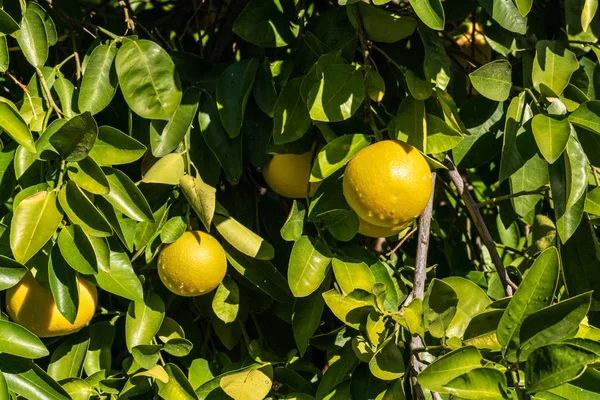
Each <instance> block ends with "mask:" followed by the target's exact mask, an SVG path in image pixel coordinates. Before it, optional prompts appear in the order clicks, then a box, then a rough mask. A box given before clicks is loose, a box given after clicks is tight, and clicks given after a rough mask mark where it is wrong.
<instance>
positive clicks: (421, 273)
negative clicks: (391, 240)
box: [406, 172, 440, 400]
mask: <svg viewBox="0 0 600 400" xmlns="http://www.w3.org/2000/svg"><path fill="white" fill-rule="evenodd" d="M435 178H436V173H435V172H432V173H431V197H430V198H429V202H428V203H427V207H425V210H424V211H423V214H421V218H420V219H419V237H418V240H419V241H418V243H417V256H416V259H415V277H414V282H413V290H412V291H411V292H410V294H409V295H408V297H407V299H406V304H409V303H410V302H411V301H413V299H421V300H423V298H424V297H425V280H426V279H427V251H428V250H429V232H430V229H431V215H432V212H433V197H434V195H435ZM423 347H424V345H423V340H422V339H421V337H419V336H418V335H413V337H412V339H411V342H410V350H411V356H410V372H411V377H410V379H411V384H412V388H413V398H414V399H418V400H424V399H425V395H424V394H423V389H422V388H421V385H420V384H419V382H418V381H417V375H418V374H419V372H421V371H423V370H424V369H425V367H426V365H425V364H423V363H422V362H421V361H419V359H418V357H417V356H418V353H415V352H414V351H413V350H415V349H420V348H423ZM431 396H432V398H433V399H436V400H437V399H440V395H439V394H437V393H435V392H431Z"/></svg>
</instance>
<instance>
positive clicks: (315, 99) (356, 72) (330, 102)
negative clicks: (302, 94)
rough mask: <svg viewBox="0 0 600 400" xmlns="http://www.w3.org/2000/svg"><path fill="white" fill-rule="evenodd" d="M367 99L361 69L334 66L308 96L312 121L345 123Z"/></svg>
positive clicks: (324, 74)
mask: <svg viewBox="0 0 600 400" xmlns="http://www.w3.org/2000/svg"><path fill="white" fill-rule="evenodd" d="M364 98H365V86H364V79H363V72H362V70H361V69H360V68H356V67H355V66H352V65H345V64H336V65H332V66H330V67H329V68H327V69H326V70H325V71H324V72H323V74H322V76H321V77H320V80H319V82H318V83H317V84H316V85H315V86H313V87H312V89H311V90H310V92H309V94H308V101H307V106H308V111H309V113H310V118H312V119H313V120H315V121H324V122H337V121H344V120H346V119H348V118H350V117H351V116H352V115H354V113H355V112H356V111H357V110H358V108H359V107H360V105H361V104H362V102H363V100H364Z"/></svg>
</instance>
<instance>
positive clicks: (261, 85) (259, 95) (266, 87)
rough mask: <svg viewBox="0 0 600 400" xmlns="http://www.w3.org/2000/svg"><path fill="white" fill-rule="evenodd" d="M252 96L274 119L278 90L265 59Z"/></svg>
mask: <svg viewBox="0 0 600 400" xmlns="http://www.w3.org/2000/svg"><path fill="white" fill-rule="evenodd" d="M269 3H270V2H269ZM234 29H235V28H234ZM252 95H253V97H254V101H255V102H256V105H257V106H258V108H260V109H261V110H262V111H263V112H264V113H265V114H267V115H268V116H269V117H271V118H272V117H273V108H275V103H276V102H277V90H276V89H275V83H274V82H273V73H272V72H271V68H270V67H269V62H268V61H267V59H264V60H263V61H261V62H260V64H259V65H258V68H257V70H256V77H255V78H254V86H252Z"/></svg>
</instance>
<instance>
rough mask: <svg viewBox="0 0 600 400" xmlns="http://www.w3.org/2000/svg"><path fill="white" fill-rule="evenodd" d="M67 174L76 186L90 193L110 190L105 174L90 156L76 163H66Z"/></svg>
mask: <svg viewBox="0 0 600 400" xmlns="http://www.w3.org/2000/svg"><path fill="white" fill-rule="evenodd" d="M67 174H68V176H69V179H71V180H72V181H73V182H75V183H76V184H77V186H79V187H80V188H82V189H83V190H85V191H87V192H90V193H92V194H100V195H102V194H107V193H108V192H109V190H110V189H109V186H108V180H107V179H106V175H104V172H102V169H101V168H100V166H99V165H98V164H96V162H95V161H94V159H93V158H91V157H86V158H84V159H83V160H80V161H79V162H77V163H68V164H67Z"/></svg>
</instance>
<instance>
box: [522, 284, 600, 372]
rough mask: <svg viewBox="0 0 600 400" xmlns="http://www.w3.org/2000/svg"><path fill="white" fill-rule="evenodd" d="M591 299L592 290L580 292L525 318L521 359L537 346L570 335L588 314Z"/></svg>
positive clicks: (525, 357) (523, 359)
mask: <svg viewBox="0 0 600 400" xmlns="http://www.w3.org/2000/svg"><path fill="white" fill-rule="evenodd" d="M591 301H592V293H591V292H588V293H584V294H580V295H578V296H574V297H571V298H570V299H567V300H565V301H561V302H560V303H557V304H554V305H551V306H548V307H546V308H543V309H541V310H540V311H538V312H535V313H533V314H531V315H529V316H528V317H527V318H525V320H524V321H523V325H522V326H521V332H520V336H521V338H520V341H521V347H520V349H519V359H520V360H521V361H525V360H526V359H527V356H528V355H529V354H530V353H531V352H532V351H533V350H535V349H536V348H539V347H542V346H545V345H548V344H550V343H555V342H557V341H559V340H561V339H564V338H566V337H568V335H569V334H570V333H571V332H573V331H574V330H576V329H577V327H578V326H579V324H580V323H581V321H582V320H583V318H585V316H586V315H587V313H588V311H589V309H590V304H591Z"/></svg>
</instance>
